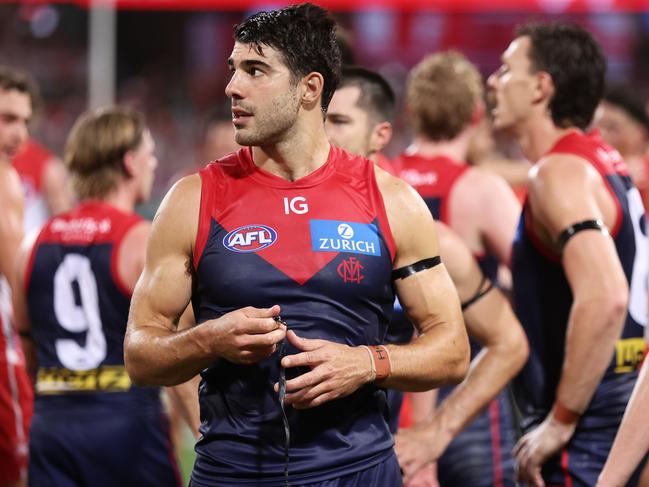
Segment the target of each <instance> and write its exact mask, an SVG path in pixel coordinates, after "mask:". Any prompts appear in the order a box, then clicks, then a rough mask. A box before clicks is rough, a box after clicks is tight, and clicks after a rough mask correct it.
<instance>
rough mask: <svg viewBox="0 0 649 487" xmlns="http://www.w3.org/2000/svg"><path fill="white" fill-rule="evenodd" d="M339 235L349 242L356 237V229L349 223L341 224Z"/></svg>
mask: <svg viewBox="0 0 649 487" xmlns="http://www.w3.org/2000/svg"><path fill="white" fill-rule="evenodd" d="M338 235H340V236H341V237H342V238H344V239H345V240H349V239H350V238H352V237H353V236H354V229H353V228H352V227H351V225H348V224H347V223H341V224H340V225H338Z"/></svg>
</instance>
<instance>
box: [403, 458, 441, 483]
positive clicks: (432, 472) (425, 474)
mask: <svg viewBox="0 0 649 487" xmlns="http://www.w3.org/2000/svg"><path fill="white" fill-rule="evenodd" d="M403 485H404V486H405V487H440V486H439V482H438V480H437V463H429V464H427V465H426V466H425V467H423V468H420V469H419V470H417V473H416V474H415V475H414V476H413V477H412V479H410V480H408V481H405V480H404V484H403Z"/></svg>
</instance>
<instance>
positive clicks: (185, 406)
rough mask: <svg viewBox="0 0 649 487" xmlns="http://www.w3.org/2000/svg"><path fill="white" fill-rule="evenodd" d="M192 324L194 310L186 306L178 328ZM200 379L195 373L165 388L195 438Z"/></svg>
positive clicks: (185, 327) (198, 421) (197, 432)
mask: <svg viewBox="0 0 649 487" xmlns="http://www.w3.org/2000/svg"><path fill="white" fill-rule="evenodd" d="M194 325H196V320H195V318H194V312H193V310H192V307H191V306H187V309H186V310H185V312H184V313H183V314H182V316H181V317H180V320H179V323H178V330H179V331H181V330H187V329H189V328H192V327H193V326H194ZM200 380H201V378H200V376H199V375H197V376H195V377H193V378H191V379H189V380H188V381H187V382H183V383H182V384H178V385H177V386H173V387H169V388H167V390H168V392H169V397H170V398H171V400H172V401H173V402H174V404H175V405H176V407H177V408H178V411H180V416H181V417H182V418H183V420H184V421H185V423H187V426H189V429H190V430H191V432H192V433H193V435H194V437H195V438H198V437H199V435H200V434H199V431H198V428H199V426H200V425H201V414H200V407H199V405H198V385H199V383H200Z"/></svg>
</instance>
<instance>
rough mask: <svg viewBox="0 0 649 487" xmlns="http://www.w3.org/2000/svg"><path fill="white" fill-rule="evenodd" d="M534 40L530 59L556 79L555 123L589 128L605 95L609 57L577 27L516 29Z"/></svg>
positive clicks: (535, 25) (552, 103) (552, 104)
mask: <svg viewBox="0 0 649 487" xmlns="http://www.w3.org/2000/svg"><path fill="white" fill-rule="evenodd" d="M524 36H527V37H529V38H530V40H531V45H530V46H531V47H530V52H529V58H530V61H531V63H532V68H533V69H534V70H535V71H545V72H547V73H549V74H550V76H552V81H553V83H554V88H555V92H554V96H553V97H552V99H551V100H550V112H551V114H552V120H553V121H554V123H555V125H557V126H558V127H562V128H565V127H570V126H576V127H579V128H581V129H586V128H587V127H588V125H590V122H591V120H592V119H593V114H594V113H595V109H596V108H597V105H598V104H599V102H600V101H601V99H602V96H603V95H604V76H605V74H606V58H605V57H604V54H603V53H602V50H601V48H600V46H599V44H598V43H597V41H595V39H594V38H593V36H592V35H591V34H590V33H589V32H588V31H586V30H584V29H582V28H581V27H579V26H577V25H574V24H566V23H559V22H557V23H551V24H541V23H537V22H533V23H529V24H525V25H522V26H520V27H518V28H517V29H516V37H524Z"/></svg>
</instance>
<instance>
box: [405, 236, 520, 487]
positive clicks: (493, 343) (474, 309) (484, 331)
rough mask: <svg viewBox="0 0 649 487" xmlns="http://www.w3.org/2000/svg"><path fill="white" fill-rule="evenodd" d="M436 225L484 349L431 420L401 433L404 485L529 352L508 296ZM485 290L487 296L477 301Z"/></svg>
mask: <svg viewBox="0 0 649 487" xmlns="http://www.w3.org/2000/svg"><path fill="white" fill-rule="evenodd" d="M437 229H438V235H439V239H440V249H441V255H442V259H443V260H444V262H445V263H446V267H447V269H448V272H449V274H450V276H451V279H452V280H453V283H454V284H455V286H456V288H457V291H458V294H459V296H460V299H461V300H462V302H463V303H467V307H466V308H465V310H464V319H465V322H466V325H467V328H468V331H469V334H470V335H471V336H472V337H473V338H474V339H476V340H477V341H478V342H479V343H480V344H481V345H482V346H483V348H482V350H481V351H480V353H479V354H478V355H477V356H476V357H475V358H474V359H473V361H472V362H471V368H470V370H469V374H468V375H467V377H466V378H465V379H464V381H463V382H462V383H461V384H459V385H458V386H457V387H456V388H454V389H453V392H452V393H451V394H450V395H449V396H448V397H447V398H446V399H445V400H444V401H443V402H442V403H441V404H439V405H438V406H437V408H436V409H434V412H433V413H432V419H431V420H430V421H429V422H427V423H425V424H420V425H419V426H415V427H413V428H411V429H408V430H401V431H399V432H398V433H397V436H396V450H397V455H398V457H399V461H400V464H401V467H402V469H403V470H404V473H405V479H406V483H407V481H408V479H410V478H412V475H414V473H415V472H416V471H417V470H418V469H419V468H421V467H423V466H425V465H426V464H427V463H431V462H434V461H436V460H437V459H438V458H439V457H440V456H441V455H442V453H444V451H445V450H446V448H447V446H448V445H449V443H450V442H451V441H452V440H453V438H455V436H456V435H457V434H458V433H459V432H460V431H462V429H464V427H465V426H466V425H467V424H469V423H470V422H471V421H472V420H473V419H474V418H475V416H476V415H477V414H478V413H479V412H480V411H481V410H482V409H483V408H485V407H486V406H487V404H488V403H489V401H491V400H492V399H493V398H494V397H496V395H497V394H498V393H499V392H500V391H501V390H502V389H503V387H505V386H506V385H507V383H508V382H509V381H510V380H511V379H512V378H513V376H514V375H516V373H518V371H519V370H520V369H521V367H522V366H523V364H524V363H525V360H526V359H527V356H528V346H527V339H526V337H525V333H524V332H523V329H522V327H521V326H520V324H519V322H518V320H517V319H516V317H515V316H514V313H513V311H512V309H511V307H510V306H509V303H508V302H507V299H506V298H505V296H504V295H503V294H502V293H501V292H500V291H499V290H498V289H497V288H491V290H488V289H489V282H488V281H485V280H483V275H482V272H481V271H480V268H479V266H478V264H477V262H476V261H475V259H474V258H473V256H472V255H471V253H470V251H469V249H468V248H467V247H466V245H465V244H464V242H463V241H462V240H461V239H460V238H459V237H458V236H457V235H455V234H454V233H453V232H452V231H450V229H448V227H445V226H444V225H443V224H438V226H437ZM485 291H486V292H485ZM481 292H484V294H482V295H481V297H479V298H477V299H476V297H477V296H480V293H481ZM473 299H476V300H475V301H474V302H473V303H472V304H469V302H470V300H473ZM415 396H416V395H415Z"/></svg>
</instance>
